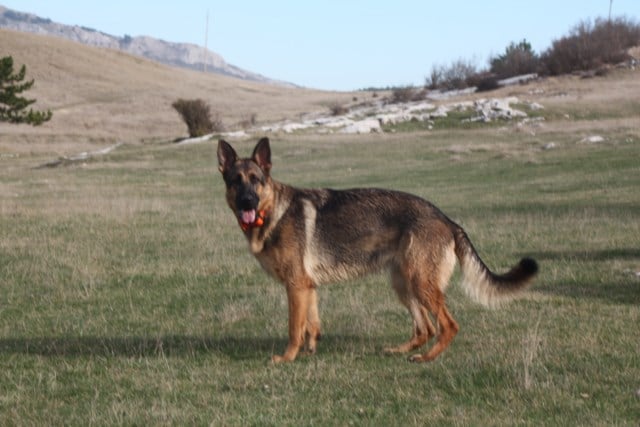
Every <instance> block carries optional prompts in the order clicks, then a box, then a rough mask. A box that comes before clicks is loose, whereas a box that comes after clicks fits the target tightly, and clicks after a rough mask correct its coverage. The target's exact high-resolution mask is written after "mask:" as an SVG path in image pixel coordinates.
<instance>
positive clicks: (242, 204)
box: [237, 193, 259, 210]
mask: <svg viewBox="0 0 640 427" xmlns="http://www.w3.org/2000/svg"><path fill="white" fill-rule="evenodd" d="M258 201H259V200H258V196H257V195H256V194H254V193H244V194H241V195H239V197H238V200H237V202H238V208H240V209H242V210H251V209H255V208H256V207H257V206H258Z"/></svg>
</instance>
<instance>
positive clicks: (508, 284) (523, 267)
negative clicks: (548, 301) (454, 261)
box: [454, 227, 538, 306]
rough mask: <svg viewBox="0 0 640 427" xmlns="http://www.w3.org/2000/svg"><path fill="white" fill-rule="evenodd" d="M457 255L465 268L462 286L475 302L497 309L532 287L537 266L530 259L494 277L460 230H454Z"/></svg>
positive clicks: (521, 261)
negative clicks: (528, 287) (501, 304)
mask: <svg viewBox="0 0 640 427" xmlns="http://www.w3.org/2000/svg"><path fill="white" fill-rule="evenodd" d="M454 236H455V244H456V247H455V253H456V256H457V257H458V261H459V262H460V266H461V268H462V276H463V278H462V285H463V287H464V289H465V291H466V292H467V294H469V296H471V297H472V298H473V299H474V300H476V301H477V302H479V303H481V304H483V305H486V306H495V305H498V304H499V303H501V302H504V301H507V300H510V299H512V298H514V297H515V296H517V295H518V294H519V293H520V291H522V290H523V289H525V288H526V287H527V286H528V285H530V284H531V282H532V280H533V278H534V276H535V275H536V273H537V272H538V263H537V262H536V261H535V260H534V259H531V258H522V259H521V260H520V262H519V263H518V264H517V265H516V266H514V267H513V268H511V270H509V271H508V272H506V273H504V274H495V273H493V272H492V271H491V270H489V268H488V267H487V266H486V265H485V263H484V262H483V261H482V259H480V256H479V255H478V252H476V250H475V248H474V247H473V244H471V241H470V240H469V237H467V234H466V233H465V232H464V230H463V229H462V228H460V227H457V229H456V230H455V231H454Z"/></svg>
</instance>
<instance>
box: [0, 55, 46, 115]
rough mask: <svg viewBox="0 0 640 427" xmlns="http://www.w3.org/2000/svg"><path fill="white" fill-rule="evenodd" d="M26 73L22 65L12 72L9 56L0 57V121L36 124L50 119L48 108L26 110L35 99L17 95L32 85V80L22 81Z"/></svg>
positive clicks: (11, 60)
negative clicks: (45, 109) (15, 72)
mask: <svg viewBox="0 0 640 427" xmlns="http://www.w3.org/2000/svg"><path fill="white" fill-rule="evenodd" d="M26 73H27V67H26V66H24V65H23V66H22V67H21V68H20V71H19V72H18V73H17V74H14V71H13V58H12V57H11V56H5V57H3V58H0V122H9V123H27V124H30V125H33V126H37V125H40V124H42V123H44V122H46V121H48V120H50V119H51V116H52V113H51V111H50V110H47V111H34V110H33V109H31V108H30V109H29V110H28V111H27V107H28V106H29V105H31V104H33V103H34V102H36V100H35V99H26V98H22V97H20V96H18V94H20V93H22V92H24V91H26V90H29V89H31V86H33V82H34V81H33V80H30V81H27V82H24V83H23V82H22V81H23V80H24V78H25V74H26Z"/></svg>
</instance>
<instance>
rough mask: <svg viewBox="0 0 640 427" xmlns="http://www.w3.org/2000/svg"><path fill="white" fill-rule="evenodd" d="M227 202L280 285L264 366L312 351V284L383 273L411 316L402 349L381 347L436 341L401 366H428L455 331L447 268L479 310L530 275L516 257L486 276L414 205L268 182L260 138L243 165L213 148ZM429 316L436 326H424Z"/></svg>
mask: <svg viewBox="0 0 640 427" xmlns="http://www.w3.org/2000/svg"><path fill="white" fill-rule="evenodd" d="M218 163H219V169H220V172H221V173H222V175H223V178H224V182H225V185H226V188H227V192H226V198H227V203H228V205H229V207H230V208H231V210H232V211H233V213H234V215H235V216H236V219H237V220H238V222H239V224H240V226H241V228H242V230H243V232H244V234H245V237H246V238H247V240H248V242H249V248H250V250H251V252H252V253H253V255H254V256H255V257H256V258H257V259H258V261H259V262H260V264H261V265H262V267H263V268H264V269H265V270H266V271H267V272H268V273H269V274H271V275H272V276H274V277H275V278H277V279H279V280H280V281H281V282H282V283H283V284H284V286H285V288H286V291H287V298H288V307H289V344H288V346H287V348H286V350H285V352H284V354H283V355H282V356H279V355H278V356H273V358H272V360H273V361H274V362H282V361H291V360H294V359H295V358H296V356H297V355H298V352H299V351H300V349H301V347H302V346H303V344H304V345H305V349H306V351H307V352H309V353H313V352H315V350H316V342H317V340H318V338H319V336H320V318H319V315H318V298H317V294H316V288H317V286H319V285H321V284H324V283H327V282H334V281H340V280H343V279H347V278H352V277H357V276H361V275H364V274H367V273H371V272H376V271H379V270H381V269H388V270H389V271H390V272H391V282H392V285H393V288H394V289H395V291H396V293H397V294H398V297H399V299H400V301H401V302H402V304H403V305H404V306H405V307H406V308H407V309H408V310H409V313H410V314H411V317H412V318H413V333H412V336H411V338H410V339H409V341H407V342H406V343H404V344H401V345H399V346H397V347H392V348H388V349H386V351H387V352H390V353H406V352H409V351H412V350H415V349H417V348H419V347H421V346H423V345H424V344H426V343H427V341H428V340H429V339H430V338H432V337H434V336H436V335H437V340H436V343H435V345H434V346H433V347H432V348H431V349H429V350H428V351H427V352H426V353H424V354H417V355H414V356H412V357H411V359H410V360H412V361H415V362H423V361H429V360H433V359H435V358H436V357H437V356H438V355H439V354H440V353H441V352H442V351H443V350H444V349H446V348H447V346H448V345H449V343H450V342H451V340H452V339H453V337H454V336H455V335H456V333H457V332H458V324H457V323H456V321H455V320H454V319H453V317H451V314H450V313H449V311H448V310H447V308H446V306H445V296H444V295H445V290H446V288H447V286H448V283H449V279H450V277H451V274H452V273H453V269H454V266H455V263H456V260H457V261H458V262H459V263H460V266H461V269H462V273H463V286H464V288H465V289H466V290H467V292H468V293H469V294H470V295H471V296H472V297H474V299H476V300H477V301H479V302H480V303H483V304H485V305H493V304H495V303H498V302H500V301H501V300H505V299H508V298H510V297H512V296H515V295H516V294H517V293H518V292H520V291H521V290H522V289H524V288H525V287H526V286H527V285H528V284H529V283H530V282H531V280H532V279H533V277H534V276H535V274H536V273H537V270H538V266H537V264H536V262H535V261H534V260H532V259H529V258H524V259H522V260H521V261H520V262H519V263H518V264H517V265H516V266H515V267H513V268H512V269H511V270H510V271H509V272H507V273H506V274H503V275H497V274H495V273H493V272H491V271H490V270H489V269H488V268H487V267H486V265H485V264H484V263H483V262H482V260H481V259H480V257H479V256H478V254H477V252H476V250H475V249H474V247H473V245H472V244H471V242H470V241H469V238H468V237H467V235H466V233H465V232H464V230H463V229H462V228H461V227H460V226H458V225H457V224H456V223H454V222H453V221H451V220H450V219H449V218H448V217H447V216H445V215H444V214H443V213H442V212H441V211H440V210H439V209H438V208H436V207H435V206H434V205H432V204H431V203H429V202H428V201H426V200H423V199H421V198H420V197H417V196H414V195H411V194H407V193H403V192H399V191H391V190H381V189H373V188H363V189H352V190H340V191H338V190H330V189H300V188H295V187H292V186H289V185H285V184H282V183H280V182H278V181H276V180H274V179H273V178H272V177H271V149H270V147H269V140H268V139H267V138H263V139H261V140H260V141H259V142H258V144H257V145H256V147H255V149H254V151H253V155H252V156H251V157H250V158H240V157H238V155H237V154H236V152H235V150H234V149H233V148H232V147H231V145H229V144H228V143H227V142H225V141H223V140H220V141H219V144H218ZM430 316H431V317H433V319H434V320H435V323H436V325H437V328H436V326H434V324H433V323H432V321H431V319H430Z"/></svg>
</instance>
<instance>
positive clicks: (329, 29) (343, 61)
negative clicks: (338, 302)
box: [0, 0, 640, 91]
mask: <svg viewBox="0 0 640 427" xmlns="http://www.w3.org/2000/svg"><path fill="white" fill-rule="evenodd" d="M0 5H3V6H5V7H8V8H10V9H14V10H17V11H21V12H29V13H34V14H36V15H38V16H40V17H42V18H49V19H51V20H53V21H56V22H59V23H62V24H68V25H80V26H84V27H89V28H93V29H96V30H99V31H102V32H105V33H108V34H112V35H115V36H124V35H130V36H139V35H146V36H152V37H156V38H160V39H163V40H167V41H171V42H185V43H193V44H197V45H201V46H203V45H205V39H206V45H207V47H208V48H209V49H210V50H212V51H214V52H216V53H218V54H220V55H221V56H222V57H223V58H224V59H225V61H226V62H228V63H230V64H233V65H235V66H238V67H240V68H243V69H245V70H248V71H252V72H256V73H259V74H262V75H264V76H267V77H269V78H273V79H278V80H283V81H287V82H290V83H294V84H297V85H300V86H303V87H308V88H314V89H323V90H339V91H348V90H357V89H362V88H368V87H377V88H380V87H388V86H404V85H415V86H419V85H423V84H424V82H425V77H427V76H428V75H429V73H430V71H431V70H432V68H433V67H434V66H441V65H445V66H446V65H450V64H451V63H452V62H454V61H457V60H459V59H463V60H465V61H471V62H472V63H474V64H475V65H476V66H478V67H479V68H484V67H486V66H487V64H488V61H489V58H490V57H492V56H497V55H499V54H501V53H503V52H504V50H505V48H506V47H507V46H508V45H509V44H510V43H511V42H519V41H521V40H523V39H526V40H527V41H528V42H529V43H531V45H532V47H533V49H534V50H535V51H536V52H538V53H540V52H542V51H544V50H546V49H547V48H549V47H550V46H551V43H552V42H553V40H556V39H558V38H560V37H562V36H564V35H567V34H568V33H569V31H570V30H571V28H573V27H574V26H575V25H576V24H578V23H580V22H581V21H586V20H593V19H595V18H597V17H602V18H607V17H608V16H609V8H610V7H611V16H612V17H619V16H626V17H627V18H629V19H632V20H634V21H635V22H638V21H640V0H534V1H518V0H484V1H475V0H469V1H456V0H450V1H435V0H385V1H378V0H369V1H364V0H342V1H340V0H325V1H304V0H289V1H284V0H272V1H267V0H244V1H243V0H237V1H233V0H224V1H223V0H180V1H163V0H158V1H155V2H148V1H137V0H110V1H91V0H0ZM207 15H208V31H207Z"/></svg>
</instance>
